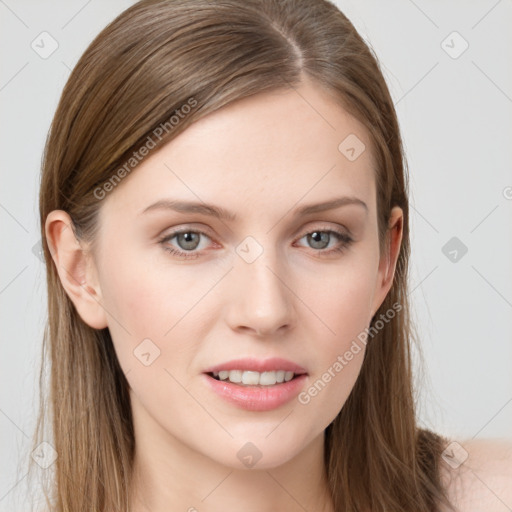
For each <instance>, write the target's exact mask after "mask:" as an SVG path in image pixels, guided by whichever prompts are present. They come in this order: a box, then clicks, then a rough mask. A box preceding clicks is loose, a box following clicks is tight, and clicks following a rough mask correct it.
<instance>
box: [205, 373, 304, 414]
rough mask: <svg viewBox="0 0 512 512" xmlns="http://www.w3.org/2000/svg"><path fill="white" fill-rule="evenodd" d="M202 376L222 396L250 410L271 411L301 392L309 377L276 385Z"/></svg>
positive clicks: (296, 378) (301, 376) (297, 378)
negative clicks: (244, 384) (242, 382)
mask: <svg viewBox="0 0 512 512" xmlns="http://www.w3.org/2000/svg"><path fill="white" fill-rule="evenodd" d="M224 366H225V365H224ZM238 368H240V367H238ZM281 368H282V367H281ZM282 369H283V370H284V368H282ZM214 371H217V370H214ZM289 371H292V370H289ZM202 376H203V377H204V379H205V382H206V384H207V385H208V386H210V389H212V390H213V391H215V393H217V394H218V395H219V396H220V397H221V398H223V399H224V400H226V401H228V402H230V403H232V404H234V405H235V406H237V407H240V408H242V409H246V410H248V411H270V410H272V409H276V408H277V407H280V406H282V405H284V404H286V403H287V402H289V401H290V400H292V399H293V398H295V397H296V396H297V395H298V394H299V392H300V390H301V389H302V388H303V386H304V381H305V380H306V379H307V375H306V374H304V375H300V376H299V377H295V378H293V379H292V380H289V381H288V382H283V383H282V384H275V385H274V386H240V385H238V384H233V383H232V382H229V381H221V380H216V379H214V378H213V377H211V376H210V375H207V374H203V375H202Z"/></svg>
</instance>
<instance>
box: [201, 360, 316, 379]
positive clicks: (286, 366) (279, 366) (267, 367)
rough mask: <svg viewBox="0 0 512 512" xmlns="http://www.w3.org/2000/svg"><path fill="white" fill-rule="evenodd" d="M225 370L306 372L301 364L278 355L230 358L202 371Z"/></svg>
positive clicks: (299, 373) (298, 373)
mask: <svg viewBox="0 0 512 512" xmlns="http://www.w3.org/2000/svg"><path fill="white" fill-rule="evenodd" d="M226 370H227V371H230V370H242V371H244V370H245V371H253V372H260V373H261V372H271V371H276V370H285V371H287V372H293V373H295V374H296V375H301V374H303V373H307V372H306V370H305V369H304V368H303V367H302V366H300V365H298V364H296V363H294V362H292V361H288V360H287V359H282V358H280V357H272V358H270V359H254V358H251V357H244V358H240V359H232V360H231V361H227V362H225V363H220V364H217V365H215V366H211V367H210V368H207V369H206V370H205V371H204V373H213V372H221V371H226Z"/></svg>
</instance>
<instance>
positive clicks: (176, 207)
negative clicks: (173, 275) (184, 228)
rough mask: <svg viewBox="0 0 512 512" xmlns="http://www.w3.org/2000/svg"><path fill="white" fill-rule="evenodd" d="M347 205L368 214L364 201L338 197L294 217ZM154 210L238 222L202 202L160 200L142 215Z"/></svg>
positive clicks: (304, 208) (308, 206) (216, 207)
mask: <svg viewBox="0 0 512 512" xmlns="http://www.w3.org/2000/svg"><path fill="white" fill-rule="evenodd" d="M347 205H358V206H362V207H363V208H364V209H365V210H366V212H368V206H367V205H366V203H365V202H364V201H362V200H361V199H359V198H357V197H348V196H345V197H338V198H334V199H330V200H328V201H325V202H323V203H314V204H308V205H305V206H301V207H300V208H297V209H296V210H295V211H294V213H293V215H294V216H305V215H311V214H313V213H319V212H324V211H327V210H334V209H335V208H340V207H342V206H347ZM154 210H172V211H175V212H179V213H199V214H202V215H208V216H211V217H215V218H217V219H220V220H227V221H231V222H234V221H236V220H237V216H236V214H234V213H232V212H230V211H228V210H226V209H224V208H222V207H220V206H215V205H212V204H206V203H202V202H194V201H181V200H175V199H160V200H159V201H157V202H156V203H153V204H152V205H150V206H148V207H147V208H145V209H144V210H143V211H142V212H141V214H140V215H142V214H144V213H147V212H151V211H154Z"/></svg>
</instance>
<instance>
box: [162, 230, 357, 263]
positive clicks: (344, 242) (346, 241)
mask: <svg viewBox="0 0 512 512" xmlns="http://www.w3.org/2000/svg"><path fill="white" fill-rule="evenodd" d="M184 233H195V234H198V235H204V236H206V237H207V238H210V237H209V236H208V235H207V234H206V233H205V232H203V231H197V230H192V229H182V230H180V231H175V232H174V233H171V234H168V235H165V236H164V237H162V238H160V239H159V240H158V242H159V243H160V244H161V245H162V247H163V249H164V250H165V251H167V252H169V253H171V254H172V255H174V256H177V257H179V258H182V259H196V258H198V257H200V255H201V252H192V251H181V250H179V249H176V248H175V247H169V246H168V245H165V242H169V241H170V240H172V239H173V238H174V237H176V236H177V235H180V234H184ZM313 233H329V234H331V235H335V236H336V237H337V238H338V239H339V240H340V241H341V245H340V246H338V247H336V248H334V249H320V250H316V251H315V252H318V253H320V254H322V255H325V256H328V255H332V254H337V253H342V252H343V251H344V250H345V249H347V248H348V247H349V246H350V244H351V243H352V242H353V239H352V238H351V237H350V236H348V235H347V234H345V233H342V232H340V231H337V230H334V229H314V230H313V231H309V232H307V233H304V234H303V235H302V236H301V237H300V238H298V240H300V239H302V238H304V237H305V236H308V235H312V234H313Z"/></svg>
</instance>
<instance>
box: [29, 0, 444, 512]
mask: <svg viewBox="0 0 512 512" xmlns="http://www.w3.org/2000/svg"><path fill="white" fill-rule="evenodd" d="M304 77H308V78H310V79H312V80H313V81H314V82H315V83H316V84H317V85H319V86H321V87H323V88H324V90H326V91H328V92H329V93H330V94H331V95H332V96H333V97H334V98H335V99H336V100H337V101H338V102H339V104H340V105H341V106H343V107H344V108H345V109H346V110H347V111H348V112H349V113H350V114H352V115H353V116H354V117H356V118H357V119H358V120H359V121H360V122H362V123H363V124H364V125H365V126H366V128H367V130H368V133H369V135H370V140H371V143H372V147H371V151H372V155H373V157H374V160H375V162H376V170H375V179H376V184H377V209H378V223H379V241H380V243H381V250H382V248H383V244H384V240H385V236H386V232H387V227H388V220H389V218H390V217H389V216H390V212H391V209H392V207H393V206H395V205H397V206H400V207H401V208H402V210H403V213H404V219H403V237H402V245H401V249H400V253H399V257H398V263H397V267H396V274H395V279H394V282H393V286H392V288H391V290H390V292H389V293H388V295H387V297H386V299H385V301H384V302H383V304H382V305H381V307H380V308H379V310H378V311H377V313H376V314H375V316H374V317H373V319H372V324H373V323H374V322H375V321H376V319H378V318H380V314H381V313H383V312H386V311H388V310H390V309H392V308H393V304H397V303H398V304H400V305H401V306H402V308H401V312H400V314H397V315H395V316H394V317H393V318H392V319H390V320H389V321H387V322H386V325H385V326H384V328H382V329H376V331H377V334H375V336H374V337H373V338H372V339H371V340H370V341H369V342H368V345H367V349H366V354H365V358H364V362H363V365H362V368H361V372H360V375H359V377H358V379H357V382H356V384H355V387H354V388H353V390H352V392H351V394H350V396H349V398H348V400H347V401H346V403H345V404H344V406H343V408H342V409H341V411H340V412H339V414H338V416H337V417H336V418H335V419H334V421H333V422H332V423H331V424H330V425H329V426H328V427H327V429H326V431H325V440H326V443H325V465H326V470H327V475H328V479H329V486H330V491H331V494H332V498H333V501H334V506H335V510H336V511H339V512H342V511H343V512H350V511H353V512H355V511H363V510H372V511H390V510H392V511H394V512H405V511H408V512H412V511H414V512H427V511H428V512H432V511H438V510H439V507H440V504H441V503H445V504H448V500H447V498H446V490H445V489H444V487H443V485H442V482H441V478H440V454H441V451H442V449H443V447H444V444H445V441H446V440H445V439H444V438H442V437H440V436H439V435H437V434H435V433H433V432H431V431H429V430H427V429H423V428H420V427H419V426H418V423H417V418H416V410H415V403H416V400H415V390H414V386H413V380H412V375H411V369H412V368H411V343H412V342H413V341H414V336H413V329H412V324H411V320H410V315H409V305H408V296H407V272H408V260H409V253H410V244H409V209H408V183H407V174H406V162H405V156H404V152H403V147H402V140H401V136H400V131H399V126H398V121H397V117H396V112H395V110H394V105H393V101H392V99H391V96H390V94H389V91H388V88H387V85H386V83H385V80H384V78H383V76H382V73H381V70H380V67H379V63H378V60H377V58H376V56H375V55H374V53H373V51H372V50H371V49H370V48H369V47H368V46H367V44H366V43H365V42H364V40H363V39H362V38H361V37H360V35H359V34H358V33H357V31H356V30H355V28H354V26H353V25H352V24H351V22H350V21H349V20H348V19H347V18H346V17H345V16H344V15H343V14H342V13H341V12H340V11H339V10H338V8H337V7H336V6H335V5H333V4H331V3H329V2H328V1H326V0H223V1H222V2H218V3H215V2H212V1H210V0H142V1H140V2H138V3H136V4H135V5H133V6H132V7H130V8H129V9H127V10H126V11H124V12H123V13H122V14H121V15H120V16H118V17H117V18H116V19H115V20H114V21H113V22H111V23H110V24H109V25H108V26H107V27H106V28H105V29H104V30H103V31H102V32H101V33H100V34H99V35H98V36H97V37H96V38H95V40H94V41H93V42H92V43H91V44H90V46H89V47H88V48H87V50H86V51H85V53H84V54H83V56H82V57H81V58H80V60H79V62H78V63H77V65H76V66H75V68H74V69H73V71H72V73H71V75H70V77H69V79H68V81H67V83H66V86H65V88H64V90H63V93H62V96H61V99H60V103H59V105H58V108H57V111H56V113H55V117H54V119H53V123H52V125H51V129H50V132H49V136H48V139H47V143H46V147H45V153H44V159H43V165H42V177H41V188H40V198H39V199H40V222H41V237H42V240H43V249H44V257H45V261H46V269H47V287H48V323H47V327H46V331H45V336H44V341H43V366H42V370H41V379H40V384H41V391H40V412H39V419H38V423H37V428H36V433H35V437H34V446H36V445H38V444H39V443H40V442H41V441H43V440H46V441H48V440H49V439H51V441H49V442H50V443H51V444H52V445H53V447H54V449H55V450H56V452H57V454H58V457H57V459H56V461H55V463H54V464H53V466H51V468H50V469H51V470H52V473H51V474H52V476H51V478H50V480H49V482H50V483H48V488H47V489H45V496H46V503H47V506H48V508H49V510H50V511H51V512H54V511H55V512H57V511H58V512H64V511H72V512H90V511H102V512H107V511H112V510H117V511H127V510H129V508H130V491H129V490H130V481H131V478H132V462H133V456H134V443H135V440H134V432H133V427H132V416H131V408H130V401H129V396H128V391H127V390H128V384H127V381H126V378H125V376H124V374H123V372H122V370H121V368H120V366H119V364H118V361H117V358H116V355H115V352H114V349H113V344H112V339H111V337H110V334H109V331H108V329H102V330H96V329H93V328H91V327H89V326H88V325H87V324H85V323H84V322H83V321H82V320H81V318H80V317H79V315H78V314H77V311H76V310H75V308H74V306H73V303H72V302H71V300H70V299H69V297H68V296H67V294H66V293H65V291H64V289H63V287H62V285H61V282H60V279H59V276H58V273H57V270H56V268H55V265H54V263H53V260H52V257H51V254H50V251H49V248H48V244H47V242H46V239H45V232H44V225H45V220H46V217H47V215H48V214H49V213H50V212H51V211H52V210H56V209H61V210H65V211H67V212H68V213H69V215H70V217H71V219H72V220H73V230H74V231H75V234H76V236H77V237H79V238H80V239H83V240H85V241H87V242H89V243H92V242H94V239H95V232H96V230H97V228H98V223H97V214H98V211H99V208H100V206H101V201H100V200H99V197H98V193H99V192H98V191H100V192H101V193H104V191H106V190H108V187H107V186H105V184H106V183H110V184H111V187H110V188H112V187H113V186H114V184H113V181H112V180H113V178H115V177H116V175H117V176H118V177H119V176H120V172H119V170H120V169H121V168H123V166H125V167H124V168H125V173H127V172H131V170H132V169H131V168H130V169H127V168H126V162H127V161H129V160H130V158H131V157H132V155H133V152H134V151H137V150H139V149H140V148H141V147H143V146H144V145H147V144H148V140H149V139H148V137H151V139H152V140H153V142H154V143H156V144H157V146H161V145H162V144H165V143H166V142H168V141H170V140H172V139H173V138H174V137H176V136H177V135H178V134H179V133H181V132H182V131H183V130H185V129H186V128H187V127H188V126H190V124H191V123H193V122H195V121H197V120H198V119H200V118H202V117H203V116H205V115H206V114H208V113H210V112H213V111H215V110H217V109H219V108H222V107H223V106H225V105H228V104H229V103H231V102H233V101H235V100H238V99H241V98H245V97H248V96H250V95H253V94H258V93H261V92H266V91H271V90H276V89H282V88H290V87H296V86H298V85H299V84H300V83H301V80H302V79H303V78H304ZM191 98H193V102H195V103H194V108H190V109H188V110H187V114H186V115H179V113H180V112H183V111H184V109H183V106H184V105H186V104H189V105H190V104H191ZM173 116H174V117H175V118H176V119H178V117H179V121H177V122H174V123H172V122H170V119H171V118H173ZM159 127H160V130H159V131H158V129H159ZM162 127H166V128H165V129H163V130H162ZM155 130H157V131H156V132H155ZM155 133H159V134H160V136H159V137H155ZM340 142H341V141H340ZM134 167H136V166H134ZM125 173H124V174H125ZM47 363H49V364H50V368H51V373H50V389H49V390H48V391H45V389H44V379H43V374H44V369H45V368H46V366H45V365H46V364H47ZM47 399H48V400H47ZM47 415H48V416H49V417H51V420H52V422H51V427H52V432H51V437H45V436H47V434H45V428H46V425H47V422H48V420H47V419H46V417H47ZM48 435H49V434H48Z"/></svg>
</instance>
